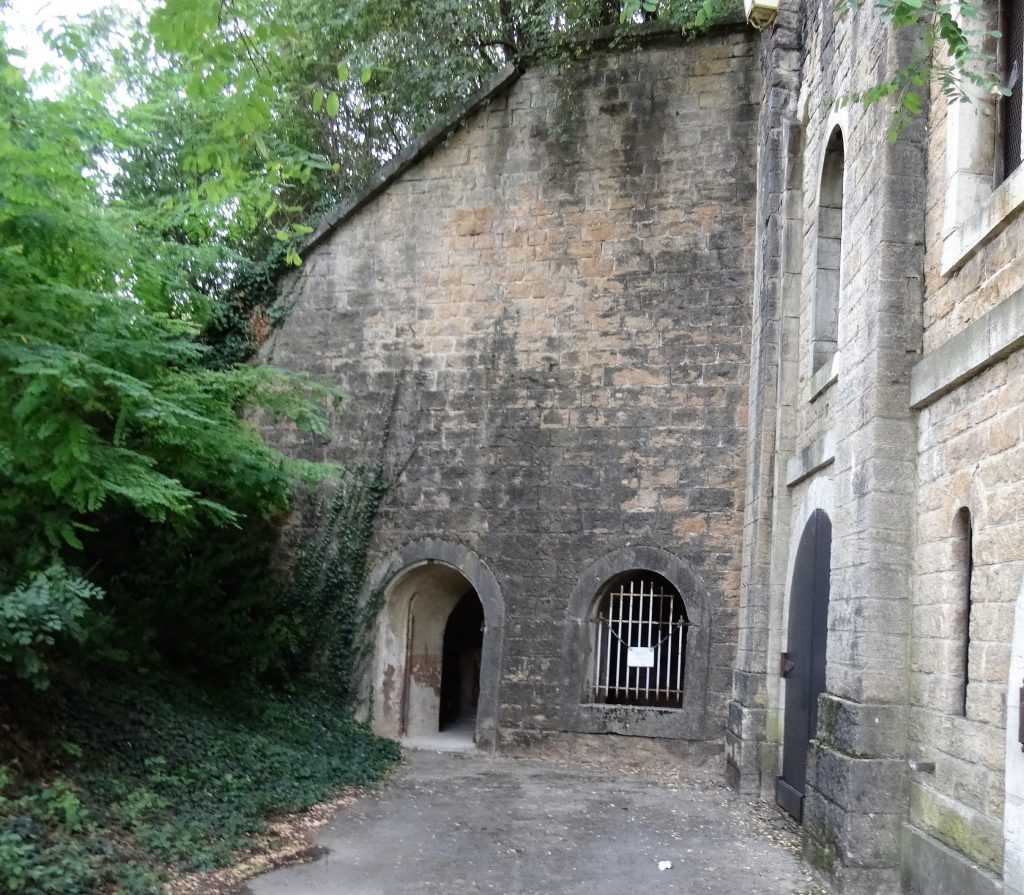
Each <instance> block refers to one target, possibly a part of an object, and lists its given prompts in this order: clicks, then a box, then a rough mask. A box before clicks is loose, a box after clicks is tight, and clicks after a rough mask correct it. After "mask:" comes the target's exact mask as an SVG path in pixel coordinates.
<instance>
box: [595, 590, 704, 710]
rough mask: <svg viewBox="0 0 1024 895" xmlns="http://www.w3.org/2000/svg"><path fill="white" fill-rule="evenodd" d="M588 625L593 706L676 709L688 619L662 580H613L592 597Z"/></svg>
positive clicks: (680, 696)
mask: <svg viewBox="0 0 1024 895" xmlns="http://www.w3.org/2000/svg"><path fill="white" fill-rule="evenodd" d="M592 624H593V629H594V665H593V674H594V677H593V693H592V698H593V701H594V702H597V703H606V704H610V705H637V706H648V707H652V708H682V706H683V691H684V684H685V681H684V671H685V667H686V634H687V629H688V628H689V620H688V618H687V615H686V607H685V605H684V603H683V598H682V596H680V594H679V591H678V590H676V588H675V587H674V586H673V585H672V583H671V582H670V581H669V580H668V579H667V578H665V577H664V576H663V575H659V574H657V573H655V572H648V571H644V570H635V571H630V572H625V573H623V574H621V575H617V576H615V578H613V579H612V580H611V581H609V582H608V583H607V584H606V585H605V586H604V587H603V588H602V590H601V592H600V593H599V594H598V596H597V599H596V601H595V603H594V615H593V621H592Z"/></svg>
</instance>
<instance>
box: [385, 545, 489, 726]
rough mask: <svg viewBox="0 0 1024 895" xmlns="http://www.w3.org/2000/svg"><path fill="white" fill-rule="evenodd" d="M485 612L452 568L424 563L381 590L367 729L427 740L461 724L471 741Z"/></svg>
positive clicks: (472, 588)
mask: <svg viewBox="0 0 1024 895" xmlns="http://www.w3.org/2000/svg"><path fill="white" fill-rule="evenodd" d="M484 618H485V611H484V607H483V605H482V604H481V601H480V598H479V596H478V594H477V591H476V589H475V588H474V587H473V585H472V584H471V583H470V581H469V580H468V579H467V578H466V576H465V575H464V574H463V573H462V572H460V571H459V570H458V569H454V568H452V567H451V566H448V565H445V564H444V563H439V562H425V563H421V564H418V565H416V566H414V567H412V568H410V569H407V570H405V571H404V572H401V573H400V574H399V575H398V576H397V577H396V578H395V579H394V580H393V581H392V583H391V585H390V586H389V587H388V588H387V589H386V590H385V595H384V605H383V606H382V608H381V615H380V621H379V626H378V633H377V657H376V672H375V674H376V677H377V680H376V681H375V686H374V707H373V727H374V730H375V731H376V732H377V733H380V734H382V735H383V736H389V737H393V738H406V739H417V738H424V737H432V736H434V735H436V734H438V733H439V732H440V731H441V730H442V729H443V728H444V727H446V726H447V727H448V728H449V729H451V726H452V724H453V723H455V722H462V723H460V726H459V732H461V733H465V734H466V735H467V738H472V736H473V734H474V732H475V728H474V726H473V724H474V723H475V719H476V716H477V712H476V707H477V699H478V698H479V693H480V668H481V660H482V654H483V652H484V630H485V625H484Z"/></svg>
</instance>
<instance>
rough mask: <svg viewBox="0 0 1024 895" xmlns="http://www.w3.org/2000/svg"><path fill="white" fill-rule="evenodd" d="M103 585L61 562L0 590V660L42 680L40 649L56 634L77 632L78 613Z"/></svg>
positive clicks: (24, 675)
mask: <svg viewBox="0 0 1024 895" xmlns="http://www.w3.org/2000/svg"><path fill="white" fill-rule="evenodd" d="M102 596H103V591H102V590H101V589H100V588H98V587H97V586H96V585H95V584H92V583H90V582H88V581H86V580H85V579H84V578H82V577H81V576H80V575H77V574H75V573H73V572H70V571H69V570H68V569H67V568H65V567H64V565H63V564H61V563H54V564H53V565H51V566H50V567H49V568H48V569H46V570H45V571H43V572H39V573H38V574H36V575H33V576H32V577H31V578H29V580H28V581H27V582H25V583H24V584H22V585H20V586H19V587H16V588H14V590H11V591H8V592H7V593H3V594H0V663H3V664H4V665H6V666H8V667H9V668H10V669H11V671H12V672H13V673H14V675H15V676H17V677H19V678H22V679H23V680H27V681H31V682H32V683H33V684H35V685H36V686H37V687H45V686H46V684H47V667H46V662H45V659H44V655H43V653H44V651H45V650H46V648H47V647H50V646H53V644H54V643H55V642H56V641H57V639H58V638H74V639H79V640H80V639H81V638H82V626H81V622H82V617H83V616H84V615H85V613H86V611H87V609H88V608H89V603H90V601H92V600H97V599H99V598H100V597H102Z"/></svg>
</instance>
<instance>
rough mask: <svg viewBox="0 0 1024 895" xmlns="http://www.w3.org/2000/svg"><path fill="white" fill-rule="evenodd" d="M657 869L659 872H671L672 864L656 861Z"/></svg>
mask: <svg viewBox="0 0 1024 895" xmlns="http://www.w3.org/2000/svg"><path fill="white" fill-rule="evenodd" d="M658 869H659V870H671V869H672V862H671V861H658Z"/></svg>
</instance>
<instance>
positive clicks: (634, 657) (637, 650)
mask: <svg viewBox="0 0 1024 895" xmlns="http://www.w3.org/2000/svg"><path fill="white" fill-rule="evenodd" d="M626 664H627V665H628V666H629V667H630V668H653V667H654V647H653V646H631V647H630V648H629V652H628V653H627V654H626Z"/></svg>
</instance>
